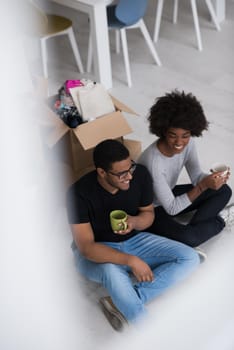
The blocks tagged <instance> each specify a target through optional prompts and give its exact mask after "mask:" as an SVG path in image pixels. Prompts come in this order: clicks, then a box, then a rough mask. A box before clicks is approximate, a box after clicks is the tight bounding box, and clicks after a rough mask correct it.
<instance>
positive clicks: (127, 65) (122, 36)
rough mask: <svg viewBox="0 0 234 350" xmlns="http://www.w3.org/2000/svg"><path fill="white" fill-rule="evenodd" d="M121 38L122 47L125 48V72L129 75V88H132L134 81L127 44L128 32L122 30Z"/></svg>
mask: <svg viewBox="0 0 234 350" xmlns="http://www.w3.org/2000/svg"><path fill="white" fill-rule="evenodd" d="M120 37H121V41H122V47H123V56H124V64H125V70H126V75H127V82H128V87H132V79H131V73H130V64H129V56H128V44H127V37H126V30H125V29H124V28H122V29H120Z"/></svg>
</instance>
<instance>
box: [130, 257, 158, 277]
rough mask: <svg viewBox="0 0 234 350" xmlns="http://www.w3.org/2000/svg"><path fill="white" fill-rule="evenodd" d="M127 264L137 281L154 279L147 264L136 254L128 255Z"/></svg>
mask: <svg viewBox="0 0 234 350" xmlns="http://www.w3.org/2000/svg"><path fill="white" fill-rule="evenodd" d="M128 266H129V267H130V268H131V270H132V272H133V274H134V276H135V277H136V279H137V280H138V281H139V282H152V281H153V280H154V274H153V272H152V270H151V268H150V267H149V265H148V264H146V263H145V262H144V261H143V260H141V259H140V258H138V257H137V256H134V255H131V256H130V257H129V262H128Z"/></svg>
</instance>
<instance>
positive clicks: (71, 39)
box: [67, 27, 84, 73]
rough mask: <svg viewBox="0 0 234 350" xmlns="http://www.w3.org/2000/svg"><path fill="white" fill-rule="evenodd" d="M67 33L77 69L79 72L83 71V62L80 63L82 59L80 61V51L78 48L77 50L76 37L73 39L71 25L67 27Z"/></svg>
mask: <svg viewBox="0 0 234 350" xmlns="http://www.w3.org/2000/svg"><path fill="white" fill-rule="evenodd" d="M67 33H68V37H69V40H70V43H71V47H72V50H73V53H74V56H75V59H76V64H77V66H78V69H79V71H80V73H84V68H83V64H82V61H81V57H80V53H79V50H78V46H77V43H76V39H75V35H74V32H73V29H72V27H71V28H69V29H68V32H67Z"/></svg>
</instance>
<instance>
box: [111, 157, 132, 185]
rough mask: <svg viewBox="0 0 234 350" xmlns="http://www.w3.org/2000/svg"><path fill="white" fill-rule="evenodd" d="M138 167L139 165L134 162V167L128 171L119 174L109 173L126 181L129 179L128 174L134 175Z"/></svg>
mask: <svg viewBox="0 0 234 350" xmlns="http://www.w3.org/2000/svg"><path fill="white" fill-rule="evenodd" d="M136 166H137V164H136V163H135V162H134V161H133V160H132V165H131V166H130V168H129V169H128V170H125V171H121V172H119V173H112V171H108V173H110V174H111V175H114V176H117V177H118V178H119V180H124V179H126V178H127V176H128V174H131V175H132V174H133V173H134V171H135V170H136Z"/></svg>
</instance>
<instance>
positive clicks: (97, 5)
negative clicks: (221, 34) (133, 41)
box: [52, 0, 226, 89]
mask: <svg viewBox="0 0 234 350" xmlns="http://www.w3.org/2000/svg"><path fill="white" fill-rule="evenodd" d="M52 1H53V2H56V3H58V4H60V5H63V6H68V7H71V8H74V9H76V10H78V11H81V12H85V13H87V14H88V15H89V18H90V25H91V33H92V38H93V54H94V72H95V78H96V80H97V81H99V82H100V83H102V84H103V85H104V86H105V87H106V89H110V88H111V87H112V73H111V60H110V47H109V36H108V26H107V17H106V6H107V5H108V4H110V3H112V2H113V0H52ZM213 1H214V6H215V10H216V14H217V17H218V20H219V22H221V21H223V20H224V19H225V3H226V0H213Z"/></svg>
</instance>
